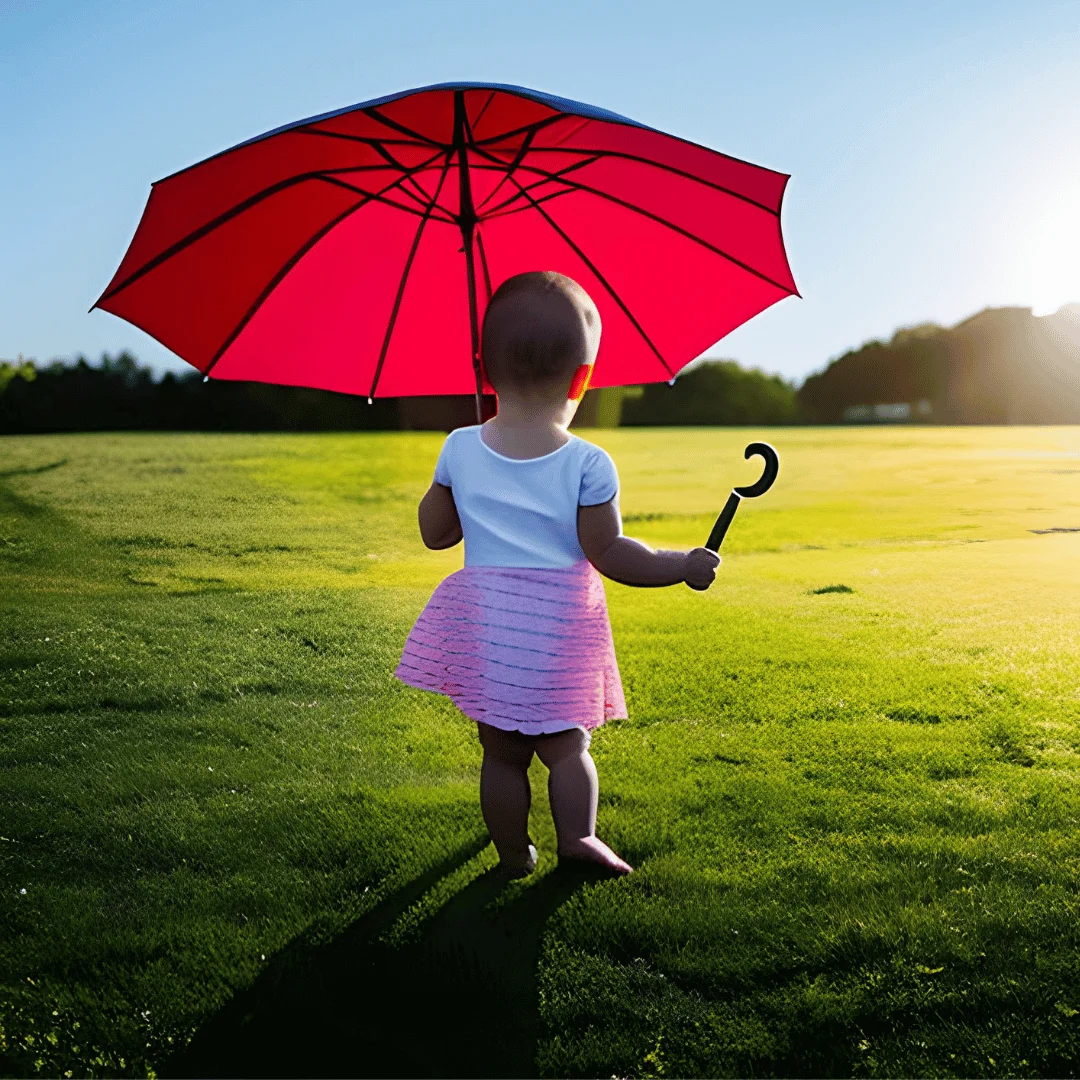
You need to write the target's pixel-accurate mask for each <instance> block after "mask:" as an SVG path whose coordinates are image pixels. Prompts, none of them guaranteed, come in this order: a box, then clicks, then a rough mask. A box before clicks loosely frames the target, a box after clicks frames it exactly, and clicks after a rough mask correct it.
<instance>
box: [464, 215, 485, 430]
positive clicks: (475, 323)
mask: <svg viewBox="0 0 1080 1080" xmlns="http://www.w3.org/2000/svg"><path fill="white" fill-rule="evenodd" d="M462 231H464V230H462ZM472 249H473V238H472V230H471V229H470V230H469V236H468V237H466V238H465V277H466V279H467V280H468V286H469V337H470V339H471V342H472V362H473V374H474V375H475V376H476V422H477V423H478V424H482V423H483V422H484V378H483V374H482V371H481V367H480V325H479V320H478V315H477V311H476V268H475V266H474V265H473V250H472Z"/></svg>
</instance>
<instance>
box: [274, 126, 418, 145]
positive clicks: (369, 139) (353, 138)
mask: <svg viewBox="0 0 1080 1080" xmlns="http://www.w3.org/2000/svg"><path fill="white" fill-rule="evenodd" d="M293 134H296V135H321V136H322V137H323V138H324V139H344V140H345V141H346V142H356V143H363V145H364V146H372V147H373V146H374V145H375V144H376V143H385V145H387V146H412V147H415V146H416V140H415V139H381V138H380V139H377V138H375V136H374V135H349V134H348V133H347V132H344V131H324V130H323V129H322V128H314V127H303V128H295V129H294V131H293ZM425 146H426V148H430V146H429V144H425Z"/></svg>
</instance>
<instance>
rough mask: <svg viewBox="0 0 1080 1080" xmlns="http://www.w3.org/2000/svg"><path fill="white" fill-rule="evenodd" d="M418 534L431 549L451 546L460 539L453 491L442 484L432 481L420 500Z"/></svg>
mask: <svg viewBox="0 0 1080 1080" xmlns="http://www.w3.org/2000/svg"><path fill="white" fill-rule="evenodd" d="M417 517H419V519H420V536H421V538H422V539H423V541H424V543H425V544H426V545H427V546H428V547H429V548H432V549H433V550H436V551H437V550H439V549H441V548H449V547H453V546H454V545H455V544H456V543H458V542H459V541H460V540H461V535H462V534H461V521H460V520H459V519H458V512H457V507H456V506H455V505H454V493H453V491H451V490H450V488H448V487H446V486H445V485H444V484H439V483H433V484H432V485H431V487H429V488H428V489H427V494H426V495H425V496H424V497H423V498H422V499H421V500H420V510H419V512H418V514H417Z"/></svg>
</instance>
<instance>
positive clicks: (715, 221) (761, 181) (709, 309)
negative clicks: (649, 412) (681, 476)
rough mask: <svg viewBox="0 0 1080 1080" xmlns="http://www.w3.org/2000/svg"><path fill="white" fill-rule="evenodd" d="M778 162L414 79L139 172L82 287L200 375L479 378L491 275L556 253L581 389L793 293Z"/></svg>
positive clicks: (597, 114) (725, 328) (435, 390)
mask: <svg viewBox="0 0 1080 1080" xmlns="http://www.w3.org/2000/svg"><path fill="white" fill-rule="evenodd" d="M787 180H788V177H787V176H786V175H784V174H782V173H777V172H773V171H771V170H769V169H764V168H761V167H759V166H756V165H751V164H749V163H748V162H745V161H740V160H738V159H736V158H732V157H728V156H727V155H725V154H720V153H716V152H715V151H712V150H709V149H706V148H705V147H702V146H698V145H696V144H694V143H690V142H687V141H685V140H683V139H679V138H675V137H674V136H671V135H666V134H664V133H662V132H659V131H656V130H654V129H652V128H648V127H645V126H644V125H642V124H637V123H635V122H634V121H632V120H627V119H626V118H625V117H622V116H618V115H616V114H614V113H610V112H606V111H604V110H602V109H596V108H593V107H592V106H589V105H583V104H581V103H579V102H576V101H567V100H564V99H562V98H557V97H551V96H549V95H547V94H542V93H538V92H536V91H533V90H526V89H523V88H520V87H514V86H500V85H492V84H484V83H454V84H446V85H439V86H430V87H425V88H422V89H419V90H410V91H406V92H405V93H401V94H395V95H393V96H390V97H385V98H380V99H378V100H375V101H369V102H364V103H363V104H360V105H353V106H351V107H349V108H346V109H340V110H338V111H337V112H332V113H326V114H325V115H323V116H316V117H312V118H310V119H307V120H301V121H299V122H297V123H295V124H290V125H288V126H286V127H283V128H278V129H277V130H275V131H270V132H267V133H266V134H265V135H260V136H258V137H257V138H255V139H252V140H250V141H248V142H245V143H241V144H240V145H239V146H235V147H233V148H232V149H231V150H226V151H224V152H222V153H220V154H217V155H215V156H214V157H211V158H208V159H207V160H206V161H203V162H200V163H199V164H197V165H193V166H191V167H190V168H187V169H184V170H183V171H181V172H178V173H175V174H174V175H172V176H170V177H167V178H166V179H164V180H160V181H158V182H157V183H156V184H154V185H153V187H152V190H151V192H150V198H149V201H148V202H147V205H146V209H145V210H144V212H143V216H142V220H141V221H140V223H139V227H138V230H137V231H136V233H135V236H134V238H133V239H132V242H131V246H130V247H129V248H128V251H127V253H126V255H125V256H124V260H123V262H122V263H121V264H120V268H119V269H118V270H117V272H116V274H115V276H114V277H113V280H112V281H111V282H110V284H109V287H108V288H107V289H106V290H105V292H104V294H103V295H102V296H101V298H100V299H99V300H98V302H97V304H96V305H95V306H96V307H100V308H103V309H104V310H106V311H110V312H112V313H113V314H115V315H119V316H121V317H122V318H124V319H127V320H128V321H129V322H132V323H134V324H135V325H136V326H138V327H140V328H141V329H143V330H145V331H146V332H147V333H149V334H151V335H152V336H153V337H155V338H156V339H157V340H158V341H160V342H161V343H162V344H163V345H165V346H166V347H167V348H169V349H171V350H172V351H173V352H175V353H177V354H178V355H179V356H181V357H183V358H184V359H185V360H186V361H187V362H188V363H190V364H192V365H194V366H195V367H196V368H198V369H199V370H200V371H202V372H204V373H206V374H207V375H212V376H213V377H214V378H218V379H251V380H257V381H260V382H271V383H283V384H286V385H293V386H309V387H317V388H320V389H326V390H337V391H343V392H346V393H351V394H362V395H365V396H368V397H374V396H376V395H379V396H395V395H411V394H467V393H473V392H476V393H477V394H479V393H480V392H481V391H483V390H488V389H490V388H489V387H488V386H487V382H486V380H485V379H484V376H483V372H482V370H481V367H480V362H479V340H478V326H479V325H480V322H481V320H482V318H483V311H484V308H485V305H486V304H487V301H488V299H489V298H490V296H491V293H492V290H493V289H494V288H496V287H498V285H499V284H500V283H501V282H502V281H504V280H505V279H506V278H508V277H511V276H512V275H514V274H517V273H521V272H523V271H526V270H557V271H560V272H562V273H564V274H568V275H569V276H570V277H572V278H574V279H575V280H576V281H578V282H580V284H581V285H582V286H584V287H585V289H586V290H588V292H589V293H590V295H591V296H592V297H593V299H594V300H595V301H596V304H597V307H598V308H599V309H600V314H601V318H602V319H603V325H604V333H603V339H602V343H601V346H600V353H599V356H598V358H597V362H596V367H595V369H594V373H593V378H592V385H593V386H616V385H625V384H630V383H643V382H657V381H659V380H662V379H670V378H672V377H673V376H674V375H675V374H676V373H677V372H678V371H679V369H680V368H681V367H683V366H684V365H685V364H687V363H689V361H690V360H692V359H694V357H696V356H698V355H700V354H701V353H702V352H703V351H704V350H705V349H707V348H708V347H709V346H710V345H712V344H713V343H714V342H716V341H718V340H719V339H720V338H722V337H723V336H724V335H725V334H727V333H728V332H729V331H731V330H733V329H734V328H735V327H737V326H739V325H740V324H741V323H743V322H745V321H746V320H747V319H749V318H751V317H753V316H754V315H756V314H757V313H758V312H760V311H762V310H763V309H765V308H767V307H768V306H769V305H770V304H774V303H775V302H776V301H777V300H780V299H782V298H783V297H785V296H788V295H792V294H796V293H797V290H796V288H795V283H794V280H793V279H792V276H791V271H790V269H789V267H788V262H787V257H786V255H785V253H784V243H783V238H782V236H781V232H780V204H781V201H782V198H783V193H784V187H785V184H786V183H787Z"/></svg>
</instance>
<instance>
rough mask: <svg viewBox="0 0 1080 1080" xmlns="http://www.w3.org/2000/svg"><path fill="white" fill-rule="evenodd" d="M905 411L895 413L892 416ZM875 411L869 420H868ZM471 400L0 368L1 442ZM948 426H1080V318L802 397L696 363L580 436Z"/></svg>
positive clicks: (443, 417)
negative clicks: (897, 421)
mask: <svg viewBox="0 0 1080 1080" xmlns="http://www.w3.org/2000/svg"><path fill="white" fill-rule="evenodd" d="M899 405H906V406H910V408H909V409H907V410H906V411H905V410H904V409H892V410H890V409H889V408H888V407H889V406H899ZM875 406H881V407H882V408H880V409H878V410H877V411H875V410H874V408H873V407H875ZM473 415H474V413H473V400H472V398H471V397H467V396H461V397H442V398H397V399H395V398H377V399H376V400H375V402H374V403H373V404H371V405H369V404H368V403H367V401H366V399H364V398H360V397H354V396H352V395H350V394H336V393H332V392H330V391H327V390H309V389H305V388H302V387H292V386H272V385H269V384H265V383H241V382H228V381H224V380H222V381H218V380H215V379H210V380H209V381H208V382H207V381H205V380H204V379H203V377H202V376H201V375H200V374H199V373H198V372H195V371H192V372H189V373H186V374H174V373H171V372H169V373H166V374H165V375H163V376H162V377H161V378H155V376H154V374H153V372H152V371H151V370H150V369H149V368H147V367H144V366H142V365H140V364H139V363H138V361H137V360H136V359H135V357H133V356H132V355H131V354H130V353H128V352H123V353H120V354H119V355H118V356H115V357H114V356H110V355H109V354H108V353H106V354H105V355H103V356H102V357H101V359H100V361H99V362H98V363H96V364H91V363H90V362H89V361H87V360H86V358H85V357H78V358H77V359H76V360H75V361H74V362H73V363H68V364H65V363H61V362H58V361H57V362H53V363H51V364H47V365H44V366H40V367H39V366H37V365H35V364H33V363H31V362H27V361H22V360H21V359H20V360H19V361H16V362H11V361H8V362H0V433H11V434H14V433H31V432H50V431H116V430H125V429H127V430H135V429H143V430H172V431H371V430H400V429H403V428H405V429H433V430H450V429H451V428H453V427H457V426H460V425H461V424H468V423H472V422H473V421H472V417H473ZM890 415H892V416H897V417H900V416H903V417H908V418H910V419H912V420H922V421H930V422H934V423H953V424H1076V423H1080V305H1075V304H1074V305H1068V306H1066V307H1064V308H1062V309H1061V310H1060V311H1058V312H1057V313H1056V314H1054V315H1049V316H1045V317H1037V316H1034V315H1032V313H1031V310H1030V309H1029V308H987V309H986V310H984V311H981V312H979V313H978V314H976V315H973V316H971V317H970V318H968V319H964V320H963V321H962V322H960V323H958V324H957V325H956V326H953V327H942V326H937V325H934V324H931V323H927V324H924V325H921V326H915V327H909V328H906V329H903V330H898V331H897V332H896V333H895V334H894V335H893V336H892V337H891V338H890V339H889V340H887V341H884V340H882V341H878V340H875V341H868V342H866V343H864V344H863V345H860V346H859V347H858V348H856V349H851V350H849V351H847V352H845V353H844V354H843V355H842V356H839V357H836V358H835V359H834V360H832V361H830V362H829V363H828V364H827V365H826V366H825V367H824V368H823V369H822V370H820V371H818V372H815V373H814V374H812V375H810V376H808V377H807V378H806V379H805V380H804V381H803V383H802V385H801V386H798V387H796V386H795V384H793V383H791V382H788V381H787V380H785V379H783V378H781V377H780V376H779V375H770V374H767V373H766V372H763V371H759V370H756V369H747V368H744V367H741V366H740V365H739V364H738V363H736V362H735V361H734V360H705V361H702V362H699V363H696V364H694V365H692V366H691V367H689V368H687V369H684V371H683V372H682V373H681V374H680V375H679V377H678V378H677V379H675V380H674V381H673V382H672V383H670V384H668V383H650V384H648V385H646V386H637V387H622V388H611V389H601V390H590V391H589V392H588V393H587V394H586V396H585V400H584V401H583V402H582V405H581V409H580V410H579V413H578V419H577V421H576V426H578V427H595V426H600V427H614V426H619V425H625V426H642V425H653V424H657V425H660V424H662V425H691V424H692V425H705V426H708V425H738V426H752V427H757V426H766V425H778V424H835V423H841V422H844V421H845V420H847V421H851V420H858V419H863V418H873V417H879V418H884V417H887V416H890Z"/></svg>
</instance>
